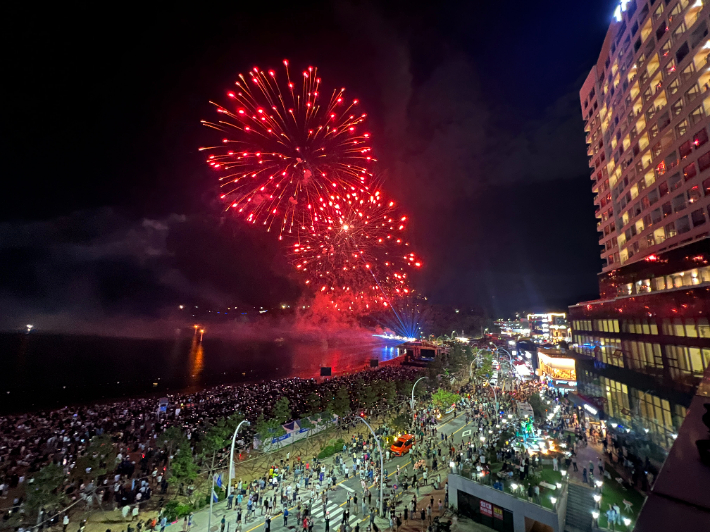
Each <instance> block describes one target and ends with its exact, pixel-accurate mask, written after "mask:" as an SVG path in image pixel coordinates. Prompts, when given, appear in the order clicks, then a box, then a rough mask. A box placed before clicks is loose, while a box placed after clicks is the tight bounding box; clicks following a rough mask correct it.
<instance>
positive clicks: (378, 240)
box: [290, 191, 421, 310]
mask: <svg viewBox="0 0 710 532" xmlns="http://www.w3.org/2000/svg"><path fill="white" fill-rule="evenodd" d="M407 221H408V217H407V216H404V215H401V214H400V213H399V212H398V210H397V208H396V206H395V203H394V202H393V201H390V200H387V199H385V197H384V195H383V194H382V193H381V192H380V191H375V192H374V193H372V194H371V195H370V196H369V197H367V198H360V199H359V200H358V201H349V202H346V203H345V204H343V206H342V207H341V209H340V213H339V215H338V217H337V218H336V219H335V220H334V223H333V224H331V225H328V226H325V227H323V228H322V229H321V230H320V231H316V232H311V233H302V234H301V235H300V236H299V239H298V241H296V242H294V243H293V244H292V246H291V249H290V255H291V259H292V262H293V264H294V266H295V268H296V269H297V271H299V272H300V273H301V274H303V275H304V276H305V278H306V283H307V284H312V286H314V287H316V288H318V287H319V288H318V289H319V290H321V291H325V292H330V293H332V294H333V295H334V296H337V298H336V299H337V305H339V306H344V307H345V308H346V309H347V310H356V308H362V309H365V310H367V309H370V310H372V309H373V308H376V307H378V306H379V307H381V306H385V307H386V306H390V305H392V304H393V300H395V299H397V298H399V297H403V296H405V295H408V294H410V293H411V292H412V290H411V288H410V286H409V273H408V272H409V269H410V268H418V267H420V266H421V261H420V260H419V259H418V258H417V257H416V255H415V254H414V252H412V251H410V250H409V244H408V242H407V241H406V240H405V237H404V230H405V228H406V223H407ZM334 301H335V299H334Z"/></svg>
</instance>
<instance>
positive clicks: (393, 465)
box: [168, 415, 470, 532]
mask: <svg viewBox="0 0 710 532" xmlns="http://www.w3.org/2000/svg"><path fill="white" fill-rule="evenodd" d="M467 428H470V424H469V425H466V423H465V416H464V415H459V416H457V417H456V418H452V419H449V420H448V421H445V422H443V423H441V424H440V425H439V426H438V430H439V433H444V434H453V437H454V441H456V442H459V441H461V435H462V434H463V433H464V432H465V431H466V430H467ZM410 464H411V459H410V457H409V456H408V455H405V456H401V457H396V458H392V459H391V460H390V461H389V462H386V463H385V469H387V471H388V476H389V477H390V483H389V484H390V486H391V485H392V478H391V477H393V476H394V475H395V474H396V472H397V466H398V465H399V466H400V468H402V469H403V468H405V467H407V466H408V465H410ZM348 465H350V464H348ZM440 471H441V472H442V480H443V478H444V477H445V476H446V474H445V470H444V469H441V470H440ZM430 478H431V477H430ZM370 491H371V492H372V504H373V506H374V505H375V504H376V501H377V500H378V499H379V486H372V487H371V488H370ZM428 491H429V490H422V489H421V488H420V493H421V495H424V494H425V493H427V492H428ZM389 492H390V489H389V488H387V487H385V498H387V495H388V493H389ZM355 493H357V496H358V506H360V502H361V501H362V487H361V485H360V479H359V478H356V477H352V476H351V477H350V478H349V479H343V480H341V481H340V482H338V483H337V488H336V489H335V490H331V491H329V492H328V504H327V508H326V511H327V512H328V516H329V518H330V522H329V529H330V530H331V531H335V530H337V529H338V528H339V527H340V524H341V523H342V520H343V515H344V511H345V506H346V504H347V500H348V497H352V496H353V495H354V494H355ZM410 498H411V495H410V496H409V497H408V498H407V500H409V499H410ZM242 506H243V507H244V508H246V502H243V503H242ZM355 510H356V509H355V508H354V505H353V504H352V503H351V507H350V518H349V519H348V521H349V524H350V525H351V526H352V527H354V526H355V524H356V523H357V522H358V521H360V522H365V521H367V520H369V515H367V516H363V514H362V508H361V507H360V508H358V509H357V513H355ZM258 513H259V510H257V517H256V518H254V519H253V520H251V521H249V522H247V523H246V524H243V525H242V532H253V531H255V530H258V531H259V532H262V531H263V527H264V517H263V516H259V515H258ZM289 513H290V515H289V517H288V527H284V524H283V515H282V513H281V512H278V513H275V514H274V515H273V516H272V518H271V530H272V531H278V530H281V531H284V532H285V531H286V530H288V528H291V527H294V526H296V527H297V530H300V529H301V526H300V524H298V523H296V505H294V506H293V507H289ZM225 515H226V524H227V527H228V531H229V532H234V531H235V529H236V512H235V511H234V510H227V503H226V502H220V503H218V504H215V505H214V506H213V511H212V526H211V532H218V531H219V530H220V523H221V520H222V517H223V516H225ZM312 515H313V516H314V520H313V521H314V523H315V526H314V527H313V530H314V532H322V531H324V530H325V523H324V511H323V504H322V502H321V499H320V497H318V498H317V499H316V501H315V502H314V504H313V512H312ZM208 516H209V510H208V509H205V510H202V511H200V512H198V513H197V514H195V516H194V517H193V526H192V528H191V529H190V532H208V531H207V523H208ZM377 524H378V526H380V525H381V524H384V520H381V519H380V518H377ZM173 527H175V528H180V529H182V528H181V527H182V522H181V521H180V522H178V523H177V524H175V525H173ZM363 528H364V526H363ZM381 528H382V527H381ZM168 530H170V529H168ZM225 532H227V528H225Z"/></svg>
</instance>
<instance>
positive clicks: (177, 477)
mask: <svg viewBox="0 0 710 532" xmlns="http://www.w3.org/2000/svg"><path fill="white" fill-rule="evenodd" d="M198 472H199V468H198V467H197V464H196V463H195V459H194V457H193V456H192V452H191V450H190V447H189V445H186V446H181V447H180V448H179V449H178V450H177V451H176V452H175V456H174V457H173V461H172V465H171V467H170V476H169V477H168V482H169V483H171V484H181V483H182V484H190V483H191V482H192V481H193V480H195V479H196V478H197V474H198Z"/></svg>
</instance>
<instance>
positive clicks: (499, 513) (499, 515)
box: [493, 506, 503, 521]
mask: <svg viewBox="0 0 710 532" xmlns="http://www.w3.org/2000/svg"><path fill="white" fill-rule="evenodd" d="M493 517H495V518H496V519H500V520H501V521H502V520H503V508H498V507H497V506H494V507H493Z"/></svg>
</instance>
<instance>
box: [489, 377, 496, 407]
mask: <svg viewBox="0 0 710 532" xmlns="http://www.w3.org/2000/svg"><path fill="white" fill-rule="evenodd" d="M488 386H490V387H491V390H493V399H494V400H495V402H496V412H498V394H497V393H496V389H495V388H494V387H493V385H492V384H491V381H488Z"/></svg>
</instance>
